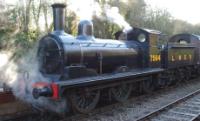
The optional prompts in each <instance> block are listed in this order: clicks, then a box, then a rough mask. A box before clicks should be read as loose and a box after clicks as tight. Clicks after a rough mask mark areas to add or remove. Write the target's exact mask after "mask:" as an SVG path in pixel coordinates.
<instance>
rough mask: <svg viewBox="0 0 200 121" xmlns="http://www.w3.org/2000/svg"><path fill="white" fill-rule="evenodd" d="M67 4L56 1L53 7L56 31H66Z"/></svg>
mask: <svg viewBox="0 0 200 121" xmlns="http://www.w3.org/2000/svg"><path fill="white" fill-rule="evenodd" d="M65 7H66V5H65V4H61V3H55V4H53V5H52V8H53V24H54V31H64V26H65Z"/></svg>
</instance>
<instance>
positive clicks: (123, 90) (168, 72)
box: [32, 4, 200, 113]
mask: <svg viewBox="0 0 200 121" xmlns="http://www.w3.org/2000/svg"><path fill="white" fill-rule="evenodd" d="M52 8H53V19H54V31H53V32H51V33H49V34H48V35H46V36H44V37H43V38H42V39H41V40H40V42H39V47H38V53H37V57H38V62H39V69H40V72H41V73H42V74H43V75H44V76H45V77H46V78H48V80H49V81H48V82H47V81H38V82H36V83H34V84H33V91H32V94H33V97H34V98H35V99H37V98H40V97H46V98H49V99H50V100H52V101H60V100H66V103H67V104H68V105H70V106H68V107H66V108H69V107H72V110H73V111H75V112H79V113H88V112H90V111H91V110H93V109H94V108H95V106H96V105H97V104H98V101H99V100H100V98H101V97H103V99H107V100H116V101H119V102H122V101H124V100H126V99H127V98H128V97H129V95H130V94H131V92H140V93H141V92H150V91H152V90H153V89H155V88H159V87H161V86H166V85H171V84H173V83H176V82H177V79H178V78H180V76H183V79H189V78H191V77H192V75H194V74H196V75H197V73H196V71H199V69H198V67H199V59H198V58H195V55H196V56H197V55H198V56H199V48H198V47H197V46H198V45H197V44H196V45H195V44H194V43H193V42H191V43H186V44H182V43H180V42H174V41H175V40H174V39H172V40H174V41H171V42H168V39H167V38H166V36H165V35H164V34H162V32H160V31H157V30H149V29H142V28H136V27H134V28H133V29H132V30H130V31H128V32H126V33H123V32H122V31H121V32H117V33H116V40H111V39H98V38H95V37H94V35H93V31H95V30H93V24H92V22H91V21H88V20H83V21H81V22H80V23H79V25H78V35H77V36H76V37H74V36H72V35H69V34H67V33H66V32H65V31H64V26H65V16H64V14H65V5H64V4H53V5H52ZM121 34H123V35H121ZM120 37H122V39H120ZM184 39H186V40H187V38H184ZM192 70H193V71H192ZM189 72H190V74H191V75H190V76H185V75H187V73H189ZM199 72H200V71H199Z"/></svg>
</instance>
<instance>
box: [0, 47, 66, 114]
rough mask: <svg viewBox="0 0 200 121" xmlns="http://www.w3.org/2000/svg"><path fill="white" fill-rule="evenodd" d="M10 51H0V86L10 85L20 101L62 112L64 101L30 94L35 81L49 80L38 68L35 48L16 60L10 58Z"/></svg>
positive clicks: (64, 105)
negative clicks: (36, 97) (55, 100)
mask: <svg viewBox="0 0 200 121" xmlns="http://www.w3.org/2000/svg"><path fill="white" fill-rule="evenodd" d="M12 55H13V53H12V51H2V52H0V60H1V64H0V73H1V75H0V86H2V85H3V83H5V84H6V85H8V86H9V87H11V89H12V92H13V94H14V95H15V96H16V97H17V98H18V99H19V100H22V101H25V102H27V103H29V104H32V105H33V106H37V107H38V106H43V108H48V109H49V110H51V111H55V112H58V113H62V112H63V111H64V108H65V107H66V104H65V101H60V102H59V103H55V102H52V101H51V100H48V99H46V98H39V99H37V100H36V99H34V98H33V96H32V84H33V83H34V82H36V81H43V82H44V81H50V80H48V79H47V78H45V77H43V76H42V74H41V73H40V72H39V69H38V67H39V66H38V61H37V60H36V48H35V49H32V50H30V51H29V52H27V54H25V55H24V57H22V58H21V59H19V60H18V61H17V62H14V61H13V60H12Z"/></svg>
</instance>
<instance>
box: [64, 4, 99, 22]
mask: <svg viewBox="0 0 200 121" xmlns="http://www.w3.org/2000/svg"><path fill="white" fill-rule="evenodd" d="M67 6H68V9H70V10H71V11H73V12H75V13H76V15H77V16H78V17H79V19H80V20H92V17H93V16H94V15H95V16H100V15H101V12H102V10H101V7H100V5H99V3H98V2H96V1H95V0H68V1H67Z"/></svg>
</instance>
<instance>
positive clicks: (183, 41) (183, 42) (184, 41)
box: [179, 39, 187, 44]
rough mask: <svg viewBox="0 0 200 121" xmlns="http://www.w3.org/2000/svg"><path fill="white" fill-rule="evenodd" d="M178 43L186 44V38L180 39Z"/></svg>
mask: <svg viewBox="0 0 200 121" xmlns="http://www.w3.org/2000/svg"><path fill="white" fill-rule="evenodd" d="M179 43H180V44H187V41H186V40H183V39H181V40H179Z"/></svg>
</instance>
